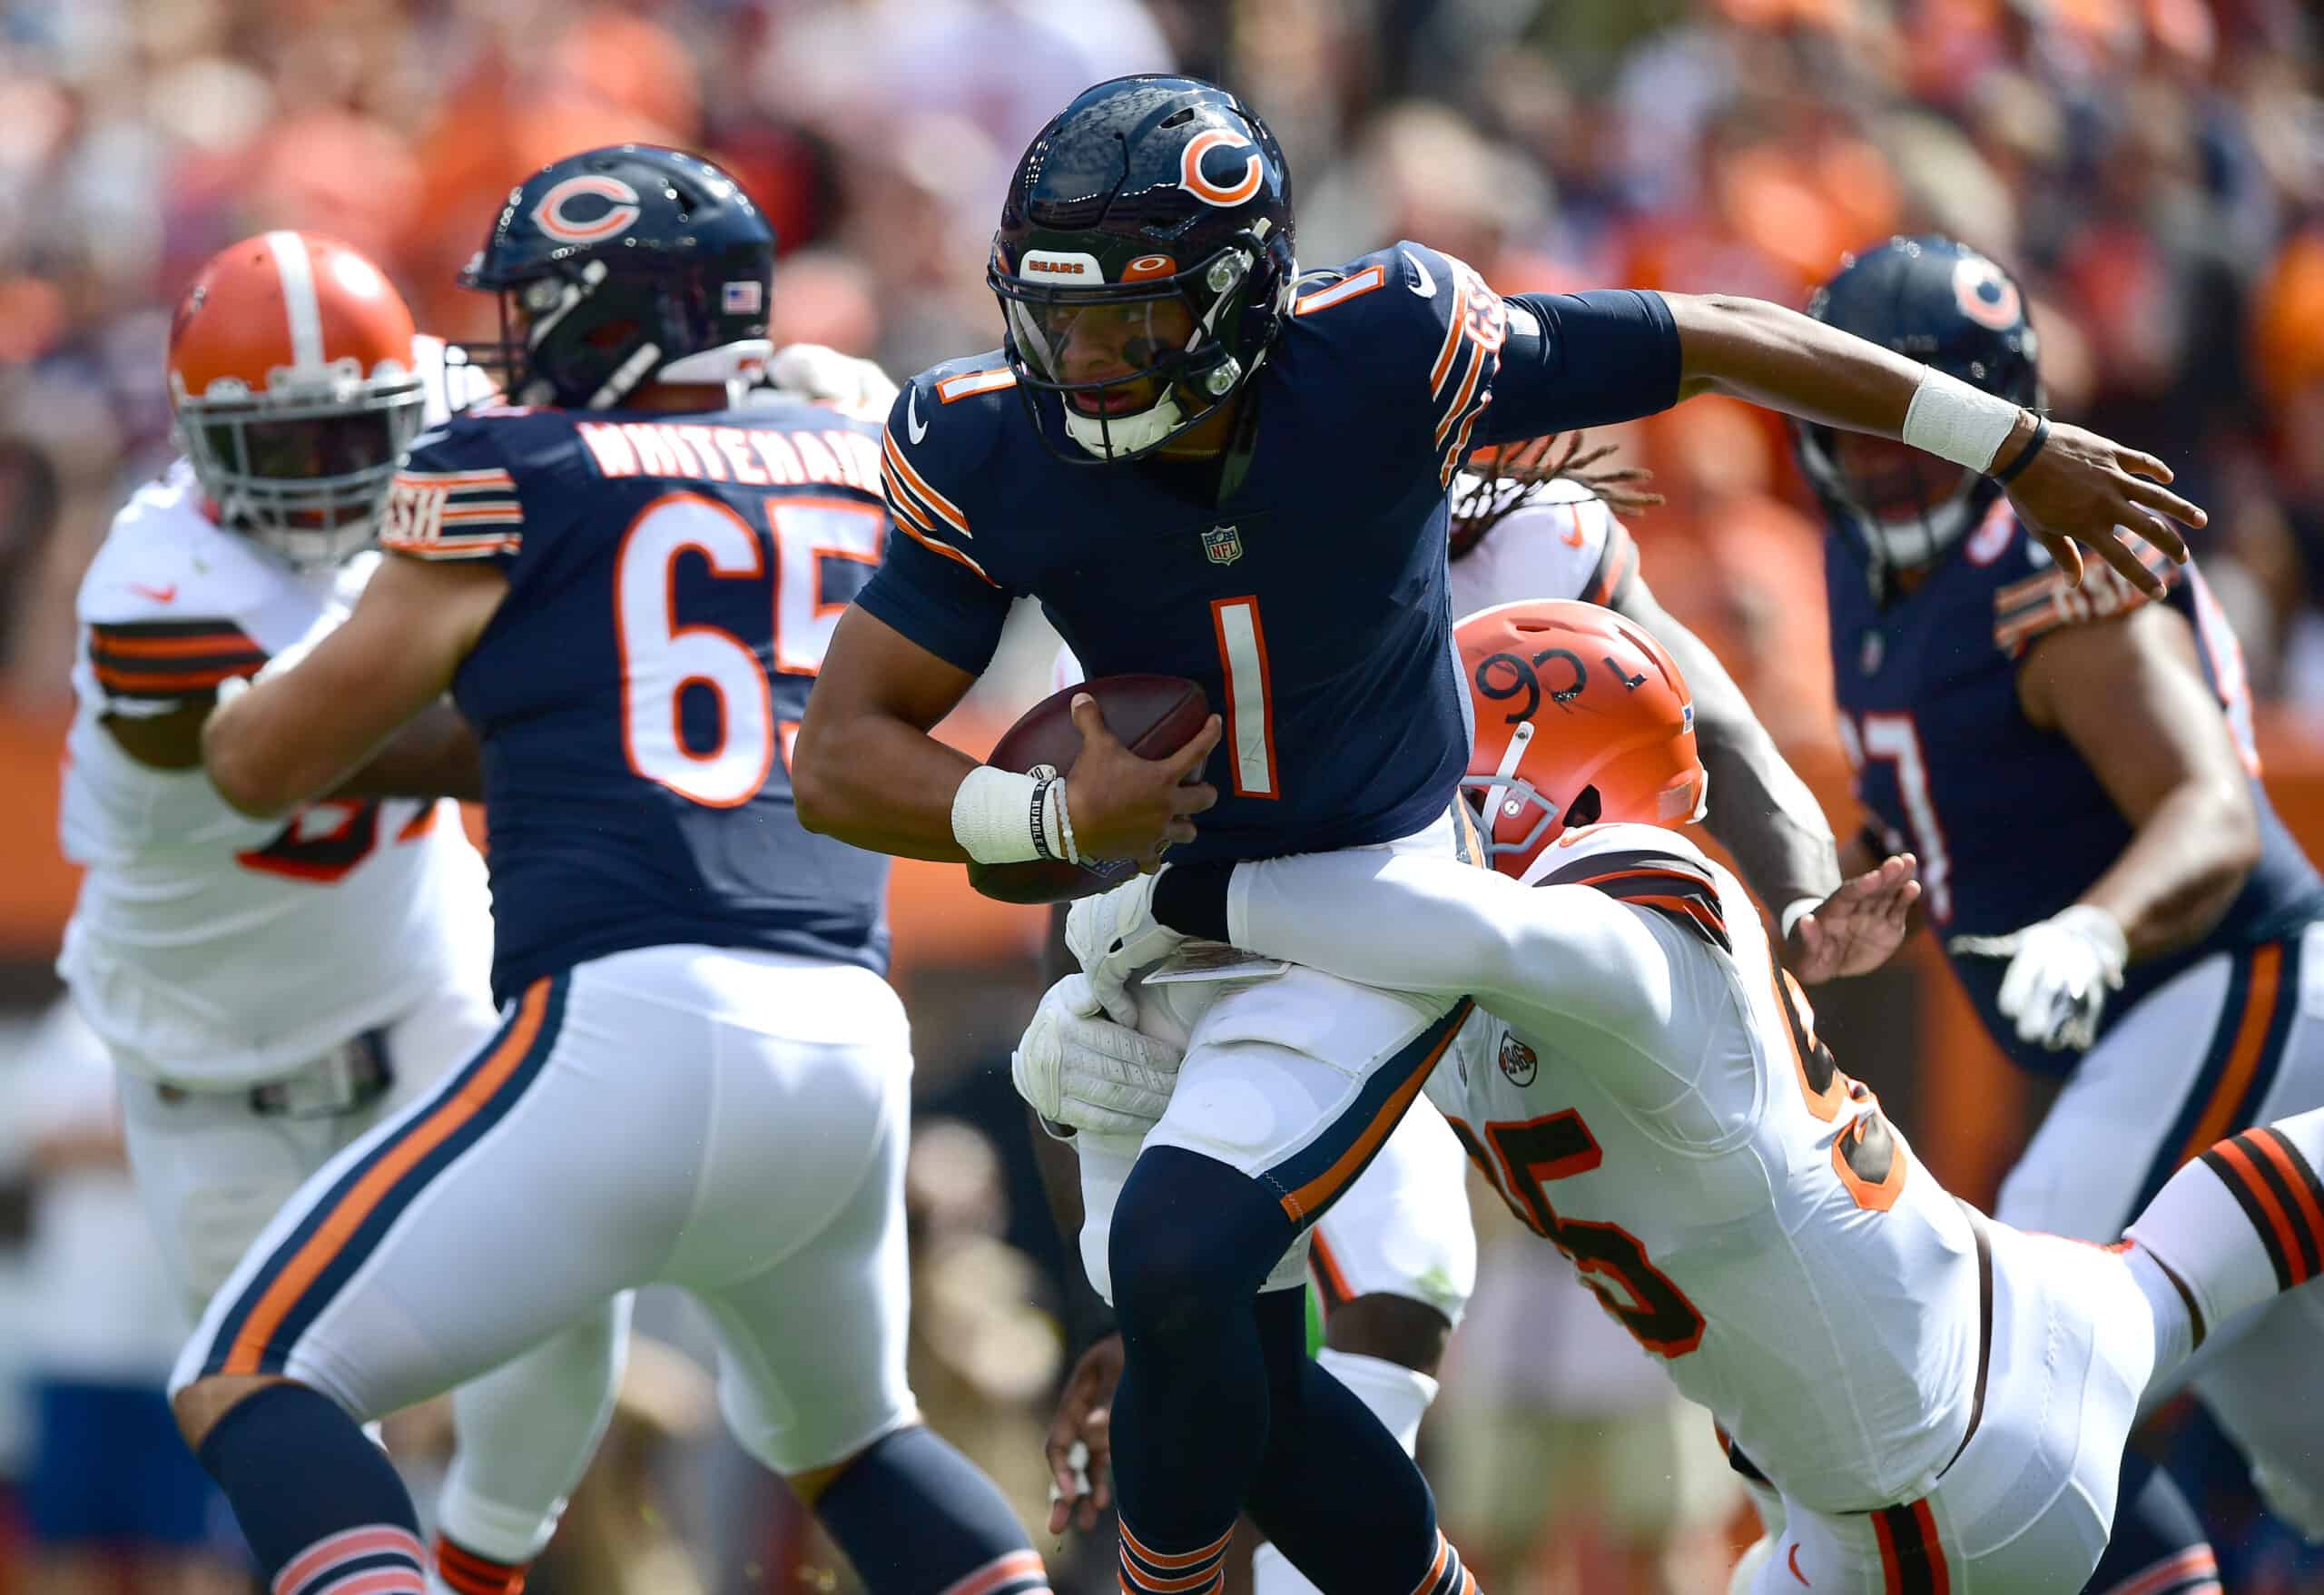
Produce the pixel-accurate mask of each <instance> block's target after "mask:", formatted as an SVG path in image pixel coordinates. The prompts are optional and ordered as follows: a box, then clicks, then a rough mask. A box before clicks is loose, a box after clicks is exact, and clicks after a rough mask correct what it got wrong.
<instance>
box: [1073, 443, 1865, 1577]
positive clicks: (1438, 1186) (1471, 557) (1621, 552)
mask: <svg viewBox="0 0 2324 1595" xmlns="http://www.w3.org/2000/svg"><path fill="white" fill-rule="evenodd" d="M1555 441H1556V440H1554V439H1546V438H1545V439H1541V440H1540V441H1539V442H1537V443H1535V444H1533V445H1529V446H1527V448H1526V449H1525V450H1524V451H1523V452H1522V454H1521V455H1520V457H1519V458H1518V460H1517V461H1514V462H1511V463H1510V465H1509V469H1508V473H1507V474H1506V475H1504V474H1502V468H1501V467H1499V466H1496V467H1495V468H1492V474H1491V475H1489V476H1483V477H1480V476H1478V475H1475V474H1472V473H1471V472H1467V471H1463V472H1462V473H1461V474H1460V476H1459V477H1458V478H1456V480H1455V483H1454V487H1453V517H1452V535H1451V537H1450V559H1451V570H1450V579H1449V586H1450V589H1451V601H1452V610H1453V612H1454V613H1455V614H1460V615H1466V614H1469V613H1471V612H1472V611H1474V610H1479V609H1484V608H1488V607H1491V606H1495V605H1498V604H1502V603H1507V602H1512V601H1515V600H1517V599H1519V598H1526V597H1530V598H1548V599H1558V598H1576V599H1582V600H1586V601H1588V602H1590V603H1595V604H1602V605H1610V606H1611V607H1613V608H1614V609H1616V610H1617V611H1619V612H1620V613H1622V614H1624V615H1628V616H1629V617H1630V618H1631V619H1632V620H1634V621H1636V622H1638V623H1639V624H1640V625H1641V626H1643V627H1644V628H1645V629H1646V630H1647V631H1648V632H1649V634H1651V635H1655V636H1656V637H1657V638H1658V639H1659V640H1660V641H1662V642H1663V643H1664V645H1666V646H1667V647H1669V649H1670V651H1671V653H1672V655H1674V657H1677V658H1679V660H1681V662H1682V664H1683V667H1684V668H1685V669H1686V671H1687V674H1688V679H1689V682H1690V683H1692V684H1695V687H1696V691H1695V705H1696V712H1697V731H1698V735H1699V741H1700V745H1701V747H1702V749H1703V759H1704V763H1705V765H1706V766H1707V767H1709V768H1710V769H1713V770H1715V771H1716V772H1717V774H1718V779H1716V780H1714V781H1713V782H1712V783H1711V786H1712V788H1713V790H1715V791H1716V792H1717V793H1718V802H1716V803H1715V804H1714V805H1713V806H1712V808H1711V810H1710V812H1709V816H1708V820H1707V822H1708V823H1709V826H1710V828H1711V829H1712V830H1713V832H1715V833H1716V834H1717V835H1718V838H1719V840H1720V842H1722V843H1724V844H1725V845H1726V846H1727V847H1728V849H1729V850H1730V851H1731V852H1733V853H1734V854H1735V856H1736V857H1737V858H1738V861H1741V862H1742V864H1743V867H1744V872H1745V874H1746V876H1747V877H1748V879H1749V880H1750V881H1751V882H1752V884H1753V885H1754V886H1755V887H1756V888H1757V889H1758V895H1759V897H1760V899H1761V900H1762V901H1767V902H1770V903H1774V904H1777V905H1778V907H1779V908H1780V910H1781V917H1782V919H1783V921H1784V923H1785V925H1786V926H1787V929H1788V930H1789V932H1790V934H1789V938H1788V940H1789V951H1790V962H1791V963H1792V965H1793V967H1794V968H1796V969H1797V970H1799V971H1800V972H1801V978H1802V979H1803V980H1807V981H1808V982H1809V983H1810V984H1813V983H1814V982H1816V981H1817V980H1827V979H1830V978H1832V977H1834V976H1837V975H1843V974H1854V973H1860V972H1862V970H1865V969H1868V968H1871V967H1873V966H1874V965H1876V963H1877V962H1878V961H1879V960H1880V958H1881V957H1882V956H1883V955H1884V954H1885V951H1886V942H1885V941H1882V940H1879V939H1878V938H1877V936H1876V934H1875V933H1874V930H1873V928H1872V927H1871V926H1868V925H1866V924H1864V923H1862V922H1861V921H1859V920H1858V919H1857V918H1856V908H1857V905H1858V903H1859V902H1860V901H1864V900H1862V899H1860V898H1859V897H1858V896H1857V894H1856V893H1855V892H1850V893H1846V894H1842V895H1841V896H1839V897H1837V898H1836V899H1834V900H1833V903H1832V906H1831V907H1829V908H1823V906H1822V905H1824V903H1825V901H1826V900H1827V898H1832V897H1833V893H1834V892H1835V891H1836V890H1837V886H1838V881H1839V869H1838V863H1837V857H1836V854H1835V848H1834V842H1833V839H1832V833H1831V830H1830V827H1829V826H1828V824H1827V822H1826V821H1825V819H1824V814H1823V811H1822V810H1821V808H1819V807H1818V806H1817V802H1816V800H1815V797H1814V794H1813V793H1810V792H1809V791H1808V790H1807V786H1806V784H1805V783H1802V782H1801V781H1800V780H1799V778H1798V776H1797V774H1796V773H1794V772H1793V771H1792V770H1791V768H1790V767H1789V766H1788V765H1787V764H1786V763H1784V760H1783V757H1782V755H1781V753H1778V752H1777V749H1776V747H1775V745H1774V743H1773V742H1772V741H1771V739H1770V738H1769V737H1768V734H1767V732H1766V729H1765V728H1764V727H1763V726H1761V725H1760V724H1759V722H1758V717H1757V716H1756V715H1755V714H1753V713H1752V711H1751V707H1750V704H1748V702H1747V701H1746V700H1745V699H1744V697H1743V694H1742V693H1741V691H1740V690H1739V689H1738V688H1737V686H1736V685H1735V684H1734V682H1733V681H1732V680H1731V679H1730V678H1729V677H1728V674H1727V673H1726V671H1725V669H1724V668H1723V667H1722V666H1721V665H1719V663H1718V659H1717V657H1716V656H1715V655H1712V654H1711V653H1710V651H1709V649H1708V648H1707V647H1705V646H1704V645H1703V644H1702V642H1701V641H1700V640H1699V638H1697V637H1696V636H1695V635H1693V634H1692V633H1691V632H1689V630H1688V629H1687V628H1686V627H1685V626H1683V625H1680V624H1679V622H1678V621H1677V620H1675V619H1674V618H1672V617H1671V616H1670V615H1669V614H1667V613H1666V612H1665V611H1664V610H1663V609H1662V608H1661V606H1659V604H1658V603H1657V602H1656V600H1655V598H1654V596H1653V594H1652V592H1651V591H1650V589H1649V587H1648V586H1647V583H1646V580H1645V577H1644V575H1643V573H1642V572H1641V570H1640V561H1639V557H1638V551H1637V548H1636V546H1635V545H1634V544H1633V542H1632V540H1631V537H1630V531H1629V529H1628V528H1627V527H1625V526H1624V525H1623V524H1622V522H1621V520H1620V518H1619V517H1618V516H1617V514H1616V513H1615V511H1616V507H1617V501H1618V500H1620V497H1621V495H1620V489H1619V487H1617V486H1615V485H1613V484H1611V483H1610V485H1609V486H1608V488H1607V493H1608V495H1610V497H1601V495H1600V492H1599V491H1597V490H1596V489H1595V487H1593V485H1592V483H1591V482H1590V481H1589V480H1586V479H1577V478H1574V477H1571V476H1567V475H1564V474H1557V475H1551V476H1550V477H1549V478H1547V479H1546V480H1540V479H1528V477H1527V473H1526V470H1525V464H1524V462H1525V461H1528V460H1530V461H1531V462H1532V463H1534V464H1535V465H1537V466H1538V465H1540V464H1542V463H1546V458H1547V457H1546V450H1547V448H1548V447H1549V446H1550V445H1551V444H1553V443H1554V442H1555ZM1577 449H1578V441H1576V440H1568V442H1567V446H1566V449H1565V453H1566V457H1567V458H1568V459H1569V460H1571V459H1573V458H1575V457H1576V451H1577ZM1581 458H1585V459H1586V458H1596V457H1595V456H1587V457H1581ZM1616 481H1619V478H1616ZM1641 502H1642V503H1651V502H1653V500H1651V499H1646V500H1643V501H1641ZM1082 674H1083V673H1082V671H1081V669H1080V666H1079V665H1078V661H1076V660H1075V659H1074V658H1073V656H1072V654H1071V652H1070V650H1066V651H1062V652H1061V653H1060V654H1059V659H1058V665H1057V671H1056V675H1055V680H1054V684H1055V685H1056V686H1057V687H1059V688H1062V687H1064V686H1066V685H1068V684H1070V683H1072V682H1076V681H1078V680H1080V679H1082ZM1819 908H1820V909H1822V911H1820V912H1811V910H1812V909H1819ZM1055 919H1056V921H1057V924H1056V931H1057V935H1058V938H1059V940H1058V946H1059V949H1060V950H1062V947H1063V940H1062V936H1063V928H1064V920H1065V909H1064V908H1063V906H1061V905H1060V906H1059V908H1058V909H1057V910H1056V911H1055ZM1071 968H1072V965H1071V963H1070V961H1069V960H1068V962H1067V963H1066V965H1065V969H1066V970H1070V969H1071ZM1060 972H1063V971H1060ZM1093 1011H1094V1010H1093ZM1120 1017H1123V1018H1125V1019H1127V1018H1128V1017H1129V1015H1128V1014H1127V1013H1123V1014H1122V1015H1121V1016H1120ZM1050 1083H1051V1084H1052V1085H1053V1086H1055V1087H1057V1088H1059V1089H1062V1088H1064V1087H1065V1086H1066V1084H1067V1082H1064V1081H1052V1082H1050ZM1034 1106H1035V1107H1036V1108H1037V1109H1040V1110H1042V1111H1043V1117H1046V1118H1048V1119H1049V1120H1051V1121H1052V1122H1053V1123H1063V1124H1070V1123H1072V1122H1073V1121H1074V1118H1075V1110H1074V1109H1073V1108H1070V1107H1068V1105H1067V1102H1066V1100H1065V1099H1064V1098H1062V1097H1059V1098H1050V1099H1048V1100H1045V1101H1040V1102H1036V1103H1035V1104H1034ZM1052 1133H1053V1134H1054V1132H1052ZM1050 1144H1051V1143H1050V1142H1049V1141H1047V1140H1046V1139H1045V1140H1044V1141H1043V1142H1041V1143H1038V1144H1037V1147H1036V1150H1037V1152H1039V1153H1041V1154H1042V1155H1043V1157H1045V1158H1046V1157H1049V1156H1050V1154H1049V1151H1048V1147H1049V1145H1050ZM1466 1161H1467V1160H1466V1159H1465V1157H1463V1156H1462V1151H1461V1147H1460V1144H1459V1142H1457V1141H1456V1140H1455V1139H1454V1138H1453V1137H1452V1132H1451V1131H1450V1130H1449V1129H1448V1128H1447V1127H1445V1124H1444V1120H1443V1116H1442V1115H1440V1114H1438V1113H1437V1112H1436V1110H1435V1109H1434V1108H1432V1107H1430V1106H1429V1104H1428V1103H1427V1102H1426V1101H1424V1100H1423V1101H1418V1102H1415V1103H1414V1104H1413V1107H1412V1109H1411V1110H1410V1111H1409V1112H1408V1113H1407V1114H1406V1116H1405V1117H1404V1118H1403V1121H1402V1122H1401V1123H1400V1124H1398V1125H1397V1127H1395V1129H1394V1130H1393V1132H1391V1133H1390V1135H1389V1136H1388V1137H1387V1138H1386V1140H1385V1141H1384V1142H1383V1143H1382V1145H1381V1147H1380V1152H1379V1155H1378V1157H1375V1158H1374V1161H1373V1162H1372V1164H1371V1165H1370V1166H1369V1167H1366V1168H1365V1169H1364V1173H1363V1174H1362V1175H1361V1176H1360V1177H1358V1178H1357V1179H1356V1180H1355V1182H1354V1184H1353V1185H1352V1186H1350V1187H1349V1189H1348V1192H1347V1195H1346V1196H1344V1197H1343V1198H1342V1199H1341V1200H1340V1201H1339V1202H1338V1203H1337V1204H1335V1205H1334V1206H1333V1207H1332V1208H1331V1209H1330V1210H1329V1211H1328V1212H1326V1213H1325V1214H1324V1216H1323V1217H1321V1218H1320V1219H1319V1220H1317V1222H1316V1224H1315V1228H1314V1230H1313V1232H1312V1235H1311V1237H1310V1250H1309V1257H1308V1272H1309V1279H1310V1284H1311V1285H1312V1287H1313V1288H1314V1290H1315V1295H1316V1297H1317V1299H1318V1301H1319V1302H1320V1305H1322V1307H1323V1309H1324V1314H1323V1316H1324V1340H1325V1344H1324V1347H1323V1348H1322V1349H1321V1350H1319V1351H1318V1352H1317V1354H1316V1360H1317V1361H1318V1362H1319V1363H1321V1364H1323V1366H1324V1367H1325V1368H1327V1369H1328V1370H1330V1371H1331V1373H1334V1375H1335V1376H1336V1377H1337V1378H1339V1379H1340V1380H1341V1381H1342V1382H1343V1383H1345V1384H1347V1385H1348V1386H1349V1388H1351V1389H1352V1390H1354V1392H1355V1393H1357V1395H1358V1396H1359V1397H1360V1398H1361V1399H1362V1400H1363V1401H1364V1404H1365V1405H1366V1406H1368V1407H1370V1408H1371V1409H1372V1411H1373V1412H1374V1414H1375V1415H1377V1416H1378V1417H1379V1419H1380V1420H1381V1422H1382V1423H1384V1424H1385V1425H1386V1427H1387V1428H1388V1430H1389V1431H1390V1432H1391V1433H1393V1434H1394V1435H1395V1436H1396V1438H1397V1440H1398V1441H1399V1442H1401V1443H1402V1445H1403V1448H1404V1450H1405V1451H1406V1452H1411V1451H1412V1450H1413V1445H1414V1443H1415V1442H1416V1440H1417V1438H1418V1434H1419V1429H1420V1423H1421V1419H1422V1417H1423V1414H1424V1413H1425V1412H1426V1410H1427V1408H1428V1406H1429V1404H1430V1403H1432V1402H1433V1400H1434V1399H1435V1394H1436V1378H1435V1375H1436V1373H1437V1368H1438V1365H1439V1364H1440V1363H1441V1362H1442V1360H1443V1354H1444V1348H1445V1345H1446V1343H1447V1340H1448V1339H1449V1337H1450V1335H1451V1334H1452V1330H1454V1329H1455V1328H1457V1327H1458V1326H1459V1324H1460V1320H1461V1314H1462V1309H1463V1308H1464V1307H1465V1306H1466V1305H1467V1301H1468V1297H1469V1295H1470V1292H1471V1290H1472V1287H1473V1285H1474V1282H1475V1277H1476V1245H1475V1237H1474V1235H1473V1232H1472V1228H1471V1226H1470V1221H1469V1209H1468V1196H1467V1190H1466V1186H1465V1181H1464V1177H1463V1170H1464V1169H1465V1167H1466ZM1046 1172H1047V1170H1046V1168H1045V1173H1046ZM1060 1173H1061V1176H1062V1177H1063V1178H1065V1179H1067V1180H1069V1179H1070V1178H1071V1171H1070V1170H1065V1171H1060ZM1054 1183H1055V1181H1054V1180H1053V1184H1054ZM1079 1206H1080V1204H1079V1201H1078V1196H1077V1197H1075V1198H1074V1199H1073V1200H1072V1201H1070V1202H1069V1203H1068V1204H1065V1211H1064V1212H1063V1214H1062V1215H1061V1217H1062V1218H1063V1219H1064V1220H1065V1221H1066V1222H1068V1223H1069V1224H1070V1226H1071V1228H1070V1230H1069V1231H1068V1234H1069V1235H1070V1234H1077V1233H1078V1231H1079V1230H1080V1228H1081V1226H1082V1225H1083V1224H1084V1223H1085V1222H1089V1221H1091V1220H1093V1219H1094V1221H1095V1222H1096V1223H1097V1224H1098V1225H1099V1226H1102V1225H1103V1223H1104V1221H1105V1218H1106V1215H1105V1214H1103V1213H1102V1212H1100V1213H1097V1214H1085V1213H1081V1212H1079V1211H1078V1209H1079ZM1119 1355H1120V1352H1119V1346H1118V1343H1111V1344H1099V1345H1097V1346H1093V1347H1092V1349H1091V1351H1090V1352H1089V1353H1088V1355H1087V1357H1086V1358H1085V1359H1084V1361H1085V1364H1087V1365H1086V1366H1084V1367H1079V1368H1077V1369H1076V1372H1075V1374H1074V1376H1073V1377H1072V1378H1071V1379H1069V1380H1068V1384H1067V1388H1066V1393H1065V1394H1064V1396H1063V1397H1062V1399H1061V1401H1060V1403H1059V1414H1058V1419H1057V1422H1056V1423H1053V1424H1052V1425H1051V1430H1050V1444H1049V1450H1050V1464H1051V1468H1052V1471H1053V1472H1056V1473H1057V1474H1058V1482H1059V1497H1060V1501H1059V1506H1058V1507H1056V1508H1055V1509H1053V1511H1052V1514H1051V1523H1052V1527H1053V1528H1058V1529H1062V1528H1063V1527H1064V1524H1065V1522H1066V1521H1067V1518H1068V1512H1069V1511H1070V1505H1069V1503H1068V1501H1066V1500H1065V1499H1064V1498H1065V1497H1066V1496H1068V1494H1072V1495H1080V1494H1081V1493H1082V1491H1081V1489H1080V1483H1079V1482H1078V1481H1076V1480H1075V1478H1074V1477H1073V1468H1074V1464H1073V1462H1072V1459H1071V1456H1070V1448H1071V1446H1072V1444H1073V1443H1074V1442H1077V1441H1078V1442H1081V1443H1082V1444H1083V1446H1084V1447H1085V1448H1086V1451H1087V1455H1086V1456H1085V1458H1084V1460H1083V1462H1082V1463H1081V1466H1082V1468H1083V1469H1084V1470H1085V1472H1086V1475H1087V1478H1088V1479H1089V1480H1093V1481H1094V1480H1098V1479H1100V1478H1102V1471H1103V1467H1104V1463H1105V1460H1106V1454H1107V1451H1108V1442H1107V1439H1106V1436H1105V1435H1104V1433H1102V1431H1101V1430H1098V1429H1096V1428H1093V1427H1091V1426H1090V1425H1089V1424H1088V1414H1089V1413H1090V1411H1091V1410H1092V1408H1093V1405H1098V1406H1101V1405H1102V1404H1103V1403H1104V1402H1105V1401H1107V1400H1109V1399H1110V1397H1111V1394H1112V1390H1113V1386H1114V1383H1115V1377H1116V1373H1117V1371H1118V1363H1119ZM1090 1499H1091V1501H1092V1505H1093V1506H1094V1504H1095V1503H1096V1498H1095V1497H1094V1495H1093V1496H1092V1497H1091V1498H1090ZM1081 1517H1082V1519H1083V1521H1084V1526H1085V1527H1086V1526H1088V1524H1089V1523H1091V1522H1094V1521H1095V1517H1094V1511H1090V1510H1084V1511H1082V1513H1081ZM1253 1579H1254V1581H1255V1587H1256V1589H1257V1590H1258V1591H1259V1595H1290V1592H1293V1591H1296V1590H1301V1589H1302V1588H1304V1587H1307V1586H1306V1585H1305V1580H1303V1579H1301V1577H1300V1575H1299V1573H1298V1572H1297V1570H1295V1569H1294V1568H1292V1567H1290V1566H1289V1564H1288V1563H1287V1562H1286V1561H1285V1560H1284V1558H1283V1557H1282V1555H1281V1553H1280V1552H1278V1551H1275V1548H1274V1547H1273V1546H1272V1545H1271V1544H1267V1545H1262V1546H1261V1547H1259V1548H1258V1549H1257V1550H1256V1551H1255V1553H1254V1560H1253Z"/></svg>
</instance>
